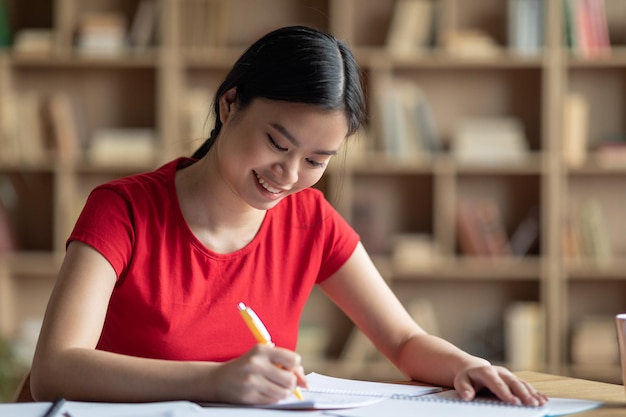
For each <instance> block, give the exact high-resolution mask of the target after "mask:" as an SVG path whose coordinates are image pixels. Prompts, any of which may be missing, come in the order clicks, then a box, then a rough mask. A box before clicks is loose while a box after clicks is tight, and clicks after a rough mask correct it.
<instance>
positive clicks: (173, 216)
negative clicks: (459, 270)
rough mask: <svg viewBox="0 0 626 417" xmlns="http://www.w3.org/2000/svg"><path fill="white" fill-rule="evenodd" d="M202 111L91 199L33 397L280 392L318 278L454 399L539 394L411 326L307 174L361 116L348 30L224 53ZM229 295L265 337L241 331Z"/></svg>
mask: <svg viewBox="0 0 626 417" xmlns="http://www.w3.org/2000/svg"><path fill="white" fill-rule="evenodd" d="M214 111H215V116H216V120H217V121H216V125H215V128H214V130H213V131H212V133H211V136H210V138H209V139H208V140H207V141H206V142H205V143H204V144H203V145H202V146H201V148H200V149H198V151H197V152H196V153H195V154H194V155H193V157H192V158H179V159H176V160H174V161H172V162H170V163H167V164H166V165H164V166H163V167H161V168H159V169H157V170H156V171H154V172H150V173H145V174H140V175H135V176H130V177H127V178H123V179H120V180H116V181H112V182H110V183H107V184H104V185H101V186H99V187H97V188H96V189H95V190H94V191H93V192H92V193H91V195H90V196H89V199H88V201H87V203H86V205H85V207H84V209H83V212H82V213H81V215H80V218H79V219H78V221H77V223H76V226H75V228H74V230H73V232H72V234H71V236H70V237H69V239H68V243H67V252H66V257H65V260H64V262H63V265H62V267H61V270H60V272H59V276H58V280H57V283H56V286H55V289H54V291H53V293H52V296H51V299H50V302H49V305H48V309H47V312H46V317H45V320H44V325H43V329H42V332H41V336H40V339H39V343H38V346H37V352H36V354H35V359H34V362H33V367H32V382H31V386H32V391H33V393H34V396H35V397H36V398H37V399H39V400H46V399H48V400H49V399H53V398H55V397H58V396H63V397H65V398H69V399H73V400H99V401H151V400H168V399H188V400H195V401H217V402H231V403H247V404H268V403H273V402H276V401H278V400H280V399H282V398H285V397H287V396H289V395H290V394H291V393H292V392H293V390H294V389H295V388H296V386H306V381H305V377H304V371H303V368H302V365H301V363H300V357H299V356H298V355H297V354H296V353H295V352H294V349H295V347H296V346H295V344H296V337H297V328H298V322H299V318H300V314H301V312H302V308H303V306H304V303H305V301H306V299H307V297H308V296H309V293H310V291H311V289H312V287H313V286H314V285H319V286H320V287H321V288H322V290H323V291H324V292H325V293H326V294H327V295H328V296H329V297H330V298H331V299H332V300H333V301H334V302H335V303H336V304H337V305H338V306H339V307H340V308H341V309H342V310H343V311H344V312H345V313H346V314H347V315H348V316H349V317H350V318H351V319H352V320H353V321H354V322H355V323H356V325H358V326H359V327H360V328H361V329H362V330H363V331H364V332H365V334H367V336H368V337H369V338H370V339H371V340H372V341H373V342H374V343H375V345H376V346H377V348H378V349H379V350H380V351H381V352H382V353H384V354H385V355H386V356H387V357H388V358H389V359H390V360H391V361H392V362H393V363H394V364H395V365H396V366H397V367H398V368H399V369H400V370H401V371H402V372H403V373H404V374H406V375H407V376H408V377H410V378H413V379H416V380H419V381H424V382H429V383H432V384H436V385H442V386H451V387H454V388H456V389H457V390H458V391H459V393H460V394H461V395H462V396H463V398H466V399H471V398H473V397H474V395H475V393H476V391H477V390H479V389H481V388H488V389H490V390H491V391H492V392H493V393H495V394H496V395H497V396H498V397H500V398H501V399H502V400H504V401H507V402H511V403H524V404H542V403H544V402H545V400H546V399H545V397H544V396H543V395H542V394H539V393H538V392H536V391H535V390H534V389H533V388H532V387H531V386H530V385H528V384H527V383H525V382H524V381H521V380H520V379H518V378H517V377H516V376H514V375H513V374H512V373H510V372H509V371H508V370H506V369H504V368H502V367H497V366H492V365H490V364H489V362H487V361H486V360H484V359H481V358H477V357H474V356H472V355H469V354H468V353H465V352H463V351H461V350H459V349H458V348H456V347H455V346H453V345H451V344H450V343H448V342H446V341H444V340H442V339H439V338H437V337H433V336H430V335H428V334H427V333H426V332H424V331H423V330H422V329H421V328H420V327H419V326H418V325H417V324H416V323H415V322H414V321H413V320H412V319H411V317H410V316H409V315H408V314H407V312H406V311H405V310H404V308H403V307H402V305H401V304H400V302H399V301H398V300H397V298H396V297H395V296H394V294H393V293H392V292H391V290H390V289H389V288H388V287H387V285H386V284H385V282H384V280H383V278H382V277H381V276H380V274H379V273H378V271H377V270H376V268H375V267H374V265H373V264H372V262H371V260H370V258H369V257H368V255H367V253H366V251H365V250H364V249H363V246H362V245H361V244H360V243H359V238H358V235H357V234H356V233H355V232H354V230H353V229H352V228H351V227H350V226H349V225H348V224H347V223H346V222H345V221H344V220H343V219H342V218H341V217H340V216H339V215H338V214H337V212H336V211H335V210H333V208H332V207H331V206H330V205H329V204H328V203H327V202H326V200H324V197H323V196H322V194H321V193H320V192H319V191H316V190H314V189H312V188H310V187H311V186H312V185H314V184H315V183H316V182H317V181H318V180H319V179H320V178H321V176H322V174H323V173H324V170H325V169H326V166H327V165H328V163H329V161H330V159H331V158H332V157H333V156H334V155H335V154H336V153H337V151H338V149H339V148H340V146H341V145H342V143H343V142H344V140H345V138H346V137H347V136H348V135H350V134H351V133H353V132H355V131H356V130H357V128H358V127H359V125H360V124H361V122H362V120H363V118H364V100H363V94H362V90H361V84H360V77H359V69H358V67H357V65H356V63H355V60H354V58H353V56H352V54H351V52H350V51H349V49H348V48H347V47H346V45H345V44H344V43H342V42H340V41H338V40H337V39H335V38H333V37H332V36H329V35H327V34H325V33H322V32H319V31H317V30H313V29H310V28H306V27H286V28H282V29H278V30H276V31H274V32H271V33H269V34H267V35H266V36H264V37H262V38H261V39H260V40H258V41H257V42H256V43H254V44H253V45H252V46H251V47H250V48H249V49H248V50H247V51H246V52H244V54H243V55H242V56H241V58H240V59H239V60H238V61H237V62H236V63H235V65H234V67H233V68H232V70H231V71H230V73H229V74H228V75H227V77H226V79H225V81H224V82H223V83H222V85H221V86H220V87H219V89H218V91H217V94H216V97H215V100H214ZM239 302H244V303H246V304H247V305H249V306H252V307H253V308H254V309H255V310H256V311H257V313H258V314H259V315H260V316H261V317H262V318H263V321H264V322H265V324H266V326H267V327H268V329H269V331H270V333H271V334H272V336H273V339H274V342H275V343H276V346H277V347H269V346H266V345H262V344H255V341H254V339H253V338H252V336H251V334H250V332H249V330H248V329H247V328H246V325H245V323H244V321H243V320H242V319H241V318H240V317H239V312H238V308H237V307H238V304H239ZM276 365H280V367H277V366H276Z"/></svg>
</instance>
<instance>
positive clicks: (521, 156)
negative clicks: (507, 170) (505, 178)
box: [450, 117, 528, 165]
mask: <svg viewBox="0 0 626 417" xmlns="http://www.w3.org/2000/svg"><path fill="white" fill-rule="evenodd" d="M450 150H451V154H452V156H453V157H454V158H455V159H456V160H457V161H459V162H462V163H471V164H479V165H502V164H510V163H521V162H525V161H526V160H527V158H528V143H527V140H526V135H525V133H524V128H523V125H522V123H521V122H520V120H519V119H517V118H515V117H474V118H468V119H465V120H461V121H460V122H459V124H458V125H457V126H456V129H455V131H454V133H453V136H452V141H451V144H450Z"/></svg>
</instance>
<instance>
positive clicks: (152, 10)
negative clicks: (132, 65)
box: [128, 0, 160, 49]
mask: <svg viewBox="0 0 626 417" xmlns="http://www.w3.org/2000/svg"><path fill="white" fill-rule="evenodd" d="M159 4H160V3H158V2H157V0H141V1H140V2H139V4H138V5H137V9H136V11H135V15H134V16H133V19H132V22H131V24H130V29H129V31H128V43H129V45H130V46H131V47H133V48H139V49H141V48H146V47H148V46H150V45H151V44H152V43H153V42H154V40H155V36H156V28H157V22H158V14H159Z"/></svg>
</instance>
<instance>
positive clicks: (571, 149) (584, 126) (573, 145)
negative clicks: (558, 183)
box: [562, 92, 589, 167]
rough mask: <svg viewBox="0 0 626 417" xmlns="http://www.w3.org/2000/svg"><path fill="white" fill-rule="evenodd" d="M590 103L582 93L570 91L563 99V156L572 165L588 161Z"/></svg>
mask: <svg viewBox="0 0 626 417" xmlns="http://www.w3.org/2000/svg"><path fill="white" fill-rule="evenodd" d="M588 142H589V103H588V102H587V99H586V98H585V96H583V95H582V94H580V93H575V92H569V93H567V95H566V96H565V99H564V101H563V144H562V146H563V158H564V160H565V163H566V164H567V165H569V166H570V167H577V166H580V165H583V164H584V163H585V162H586V161H587V147H588Z"/></svg>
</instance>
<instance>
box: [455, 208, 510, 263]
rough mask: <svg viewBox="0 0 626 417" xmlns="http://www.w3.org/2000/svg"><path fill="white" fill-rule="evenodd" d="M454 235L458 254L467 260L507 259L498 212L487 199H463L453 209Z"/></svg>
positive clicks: (504, 234) (507, 247)
mask: <svg viewBox="0 0 626 417" xmlns="http://www.w3.org/2000/svg"><path fill="white" fill-rule="evenodd" d="M457 234H458V236H457V237H458V243H459V249H460V250H461V253H463V254H464V255H470V256H481V257H498V256H509V255H511V253H512V252H511V246H510V243H509V240H508V237H507V233H506V229H505V227H504V224H503V222H502V217H501V213H500V208H499V207H498V205H497V203H496V201H495V200H494V199H491V198H463V199H461V200H460V202H459V206H458V209H457Z"/></svg>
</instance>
